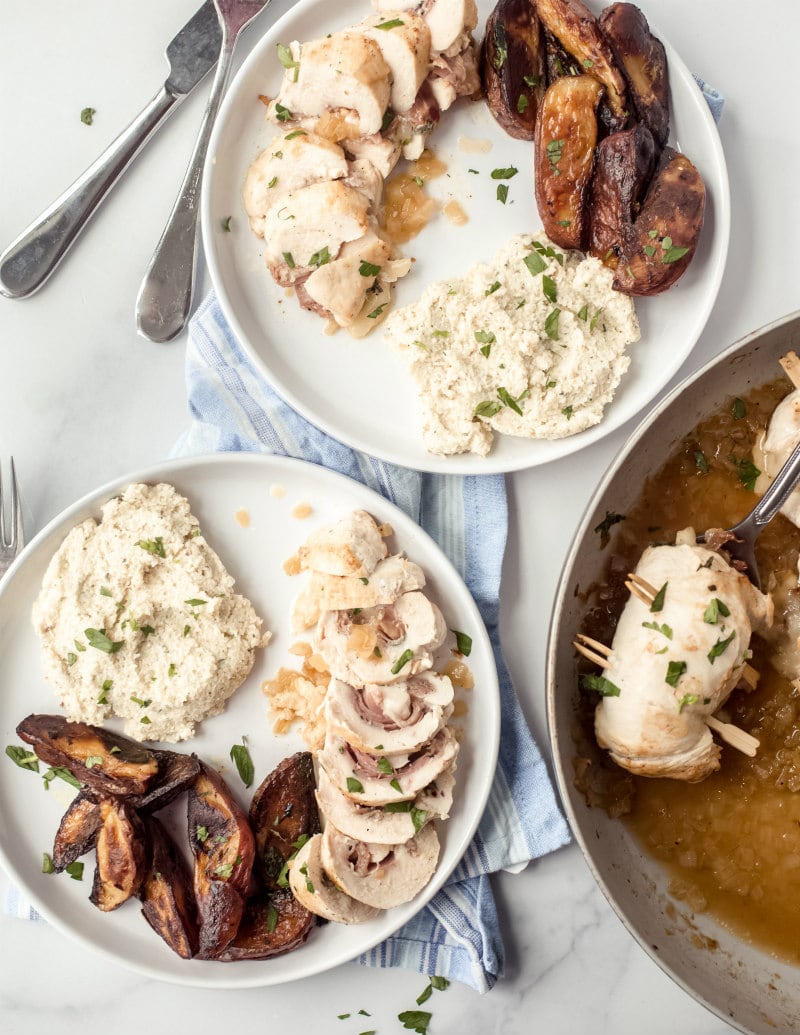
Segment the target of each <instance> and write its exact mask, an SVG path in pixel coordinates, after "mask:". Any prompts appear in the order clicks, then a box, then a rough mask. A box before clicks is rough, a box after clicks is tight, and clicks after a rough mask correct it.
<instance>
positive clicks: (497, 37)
mask: <svg viewBox="0 0 800 1035" xmlns="http://www.w3.org/2000/svg"><path fill="white" fill-rule="evenodd" d="M546 76H547V69H546V65H545V44H544V35H543V33H542V26H541V22H540V21H539V19H538V18H537V17H536V12H535V11H534V9H533V5H532V4H531V2H530V0H498V3H497V5H496V6H495V8H494V10H493V11H492V13H491V14H490V15H489V18H488V20H487V22H486V33H485V36H484V40H483V49H482V51H481V79H482V82H483V89H484V92H485V94H486V103H487V104H488V106H489V111H490V112H491V113H492V115H493V116H494V117H495V119H496V120H497V122H498V123H499V124H500V125H501V126H502V127H503V129H504V130H505V131H506V133H508V134H509V135H510V136H512V137H516V138H517V139H519V140H533V136H534V131H535V128H536V115H537V112H538V110H539V105H540V104H541V100H542V97H543V96H544V91H545V87H546V85H547V83H546Z"/></svg>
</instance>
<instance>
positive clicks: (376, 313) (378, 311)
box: [367, 302, 389, 320]
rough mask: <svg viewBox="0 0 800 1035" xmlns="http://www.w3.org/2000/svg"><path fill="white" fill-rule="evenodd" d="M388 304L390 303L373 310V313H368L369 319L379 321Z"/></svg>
mask: <svg viewBox="0 0 800 1035" xmlns="http://www.w3.org/2000/svg"><path fill="white" fill-rule="evenodd" d="M388 304H389V303H388V302H384V303H383V305H379V306H377V307H376V308H375V309H373V310H372V312H371V313H367V319H368V320H377V319H378V317H379V316H380V315H381V313H382V312H383V310H384V309H385V308H386V306H387V305H388Z"/></svg>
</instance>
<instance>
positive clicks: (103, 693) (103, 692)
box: [97, 679, 114, 704]
mask: <svg viewBox="0 0 800 1035" xmlns="http://www.w3.org/2000/svg"><path fill="white" fill-rule="evenodd" d="M113 685H114V680H113V679H104V680H103V685H102V686H101V687H100V693H99V694H98V695H97V703H98V704H108V691H109V690H110V689H111V687H112V686H113Z"/></svg>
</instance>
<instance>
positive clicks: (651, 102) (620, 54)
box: [600, 4, 669, 149]
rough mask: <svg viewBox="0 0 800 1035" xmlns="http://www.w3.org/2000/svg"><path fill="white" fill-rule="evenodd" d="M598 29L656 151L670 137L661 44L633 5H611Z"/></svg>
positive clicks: (667, 96) (665, 56)
mask: <svg viewBox="0 0 800 1035" xmlns="http://www.w3.org/2000/svg"><path fill="white" fill-rule="evenodd" d="M600 28H601V30H602V32H603V34H604V35H605V36H606V38H607V39H608V41H609V43H610V44H611V49H612V51H613V53H614V56H615V58H616V60H617V64H618V65H619V67H620V68H621V69H622V72H623V74H624V76H625V81H626V83H627V85H628V90H629V92H630V98H631V101H632V102H633V107H634V109H635V111H636V117H637V118H638V119H639V121H640V122H643V123H644V124H645V125H646V126H647V128H648V129H649V130H650V132H651V133H652V134H653V139H654V140H655V142H656V144H657V145H658V147H659V149H661V148H662V147H665V146H666V143H667V137H668V136H669V70H668V68H667V55H666V52H665V50H664V45H663V44H662V42H661V40H659V39H657V38H656V37H655V36H654V35H653V34H652V33H651V32H650V26H649V25H648V24H647V19H646V18H645V16H644V15H643V14H642V12H641V11H640V10H639V8H638V7H636V6H635V5H634V4H611V6H610V7H606V8H605V10H604V11H603V12H602V14H601V15H600Z"/></svg>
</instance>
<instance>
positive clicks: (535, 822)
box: [174, 296, 569, 992]
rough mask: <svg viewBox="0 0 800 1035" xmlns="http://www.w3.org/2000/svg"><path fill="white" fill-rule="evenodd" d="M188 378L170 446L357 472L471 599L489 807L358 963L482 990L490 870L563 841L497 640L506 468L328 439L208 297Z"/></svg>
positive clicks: (490, 924) (487, 958)
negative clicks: (495, 720)
mask: <svg viewBox="0 0 800 1035" xmlns="http://www.w3.org/2000/svg"><path fill="white" fill-rule="evenodd" d="M187 387H188V393H189V405H190V409H191V413H192V416H193V418H194V419H193V423H192V425H191V427H190V428H189V430H188V431H187V432H186V434H185V435H184V436H183V437H182V439H181V440H180V442H179V443H178V444H177V446H176V448H175V450H174V452H175V455H178V456H186V455H191V454H203V453H210V452H217V451H232V450H246V451H249V452H254V451H259V452H270V453H277V454H279V455H281V456H294V457H302V458H303V459H304V460H310V461H311V462H312V463H317V464H320V465H322V466H324V467H329V468H333V469H335V470H337V471H340V472H341V473H342V474H346V475H349V476H350V477H351V478H355V479H357V480H358V481H360V482H363V483H364V484H366V485H368V486H369V487H370V488H372V489H375V490H376V491H377V492H380V493H382V494H383V495H384V496H385V497H386V498H387V499H389V500H391V502H392V503H395V504H396V505H397V506H399V507H400V508H402V510H404V511H405V512H406V513H407V514H408V515H410V516H411V517H412V518H413V519H414V520H415V521H417V522H418V523H419V524H420V525H422V527H423V528H425V530H426V531H427V532H429V533H430V535H431V536H432V537H433V538H434V539H435V540H436V542H437V543H438V544H439V545H440V546H441V548H442V550H443V551H444V552H445V553H446V554H447V556H448V557H449V558H450V560H451V561H452V562H453V564H454V565H455V566H456V568H457V569H458V571H459V572H460V574H461V576H462V577H463V579H464V581H465V582H466V584H467V586H468V587H469V589H470V591H471V593H472V595H473V597H474V598H475V601H476V603H477V604H478V607H479V608H480V611H481V615H482V616H483V620H484V622H485V623H486V627H487V629H488V631H489V636H490V637H491V640H492V645H493V648H494V652H495V659H496V662H497V669H498V673H499V677H500V697H501V704H502V726H501V743H500V761H499V764H498V767H497V772H496V774H495V779H494V783H493V785H492V790H491V793H490V796H489V801H488V804H487V807H486V811H485V813H484V815H483V818H482V820H481V823H480V825H479V828H478V833H477V835H476V836H475V838H474V840H473V842H472V844H471V845H470V847H469V848H468V849H467V852H466V854H465V855H464V858H463V859H462V860H461V862H460V863H459V865H458V866H457V867H456V869H455V871H454V872H453V875H452V877H451V879H450V882H449V883H448V885H447V886H446V887H445V888H443V889H442V890H441V891H440V892H439V893H438V894H437V895H436V896H435V897H434V898H433V900H432V901H431V902H430V904H429V905H428V906H427V907H426V908H425V909H423V910H422V911H421V912H420V913H418V914H417V916H415V917H414V918H413V919H412V920H411V921H409V922H408V923H407V924H406V925H405V926H404V927H403V928H402V929H401V930H400V931H398V933H397V934H395V935H394V936H393V937H391V938H389V939H388V940H387V941H385V942H383V943H382V944H381V945H378V946H377V947H376V948H375V949H373V950H372V951H371V952H369V953H367V954H366V955H364V956H362V957H361V958H360V962H361V963H364V964H366V965H368V966H377V967H388V966H402V967H407V968H410V969H413V970H418V971H419V972H420V973H423V974H439V975H441V976H443V977H447V978H452V979H455V980H458V981H462V982H464V983H465V984H468V985H471V986H472V987H473V988H476V989H477V990H478V991H480V992H485V991H488V989H490V988H491V987H492V985H493V984H494V983H495V981H496V980H497V978H498V977H499V976H500V975H501V974H502V973H503V941H502V937H501V934H500V928H499V924H498V918H497V913H496V911H495V906H494V899H493V897H492V891H491V887H490V885H489V878H488V874H490V873H494V872H496V871H498V870H501V869H507V868H516V867H521V866H524V865H525V864H526V863H528V862H529V861H530V860H531V859H536V858H538V857H539V856H542V855H545V854H546V853H548V852H552V851H554V850H555V849H556V848H559V847H560V846H561V845H564V844H566V843H567V841H568V840H569V832H568V829H567V826H566V823H565V822H564V819H563V817H562V815H561V812H560V810H559V807H558V804H557V802H556V798H555V795H554V793H553V788H552V785H551V783H550V778H549V775H548V772H547V767H546V765H545V763H544V760H543V759H542V756H541V754H540V752H539V749H538V748H537V746H536V744H535V743H534V741H533V738H532V737H531V734H530V732H529V730H528V727H527V725H526V723H525V720H524V718H523V715H522V711H521V709H520V706H519V702H518V701H517V697H516V694H515V693H514V689H513V687H512V685H511V680H510V678H509V675H508V671H507V669H506V666H505V663H504V661H503V656H502V653H501V651H500V640H499V634H498V620H499V609H500V603H499V593H500V572H501V568H502V562H503V553H504V551H505V544H506V527H507V509H506V494H505V481H504V479H503V476H502V475H484V476H480V477H474V476H473V477H462V476H457V475H435V474H420V473H418V472H416V471H410V470H408V469H406V468H402V467H395V466H394V465H392V464H386V463H383V462H381V461H379V460H375V459H374V458H372V457H369V456H367V455H366V454H364V453H359V452H356V451H355V450H352V449H349V448H348V447H347V446H344V445H342V444H341V443H340V442H337V441H336V440H335V439H332V438H330V437H329V436H328V435H326V434H324V432H322V431H320V430H319V429H318V428H315V427H314V426H313V425H311V424H309V423H308V422H307V421H306V420H304V419H303V418H302V417H300V416H299V415H298V414H297V413H295V411H294V410H292V409H291V407H290V406H289V405H288V404H287V403H285V402H284V401H283V399H281V398H280V396H279V395H277V393H276V392H274V391H273V390H272V388H270V386H269V385H268V384H267V383H266V381H264V379H263V378H262V377H261V375H260V374H259V373H258V372H257V371H256V370H255V368H254V367H253V365H252V364H251V362H250V360H249V359H248V358H247V357H246V356H245V354H244V352H243V351H242V349H241V348H240V346H239V344H238V342H237V341H236V339H235V338H234V336H233V334H232V333H231V331H230V329H229V327H228V325H227V324H226V323H225V319H224V317H223V315H222V311H221V309H220V307H219V304H218V303H217V301H216V299H215V298H214V297H213V296H212V297H210V298H208V299H206V301H205V302H204V303H203V305H202V306H201V307H200V309H199V310H198V312H197V313H196V315H195V317H194V318H193V320H192V324H191V328H190V332H189V348H188V353H187ZM542 617H543V619H544V617H545V616H542Z"/></svg>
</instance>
